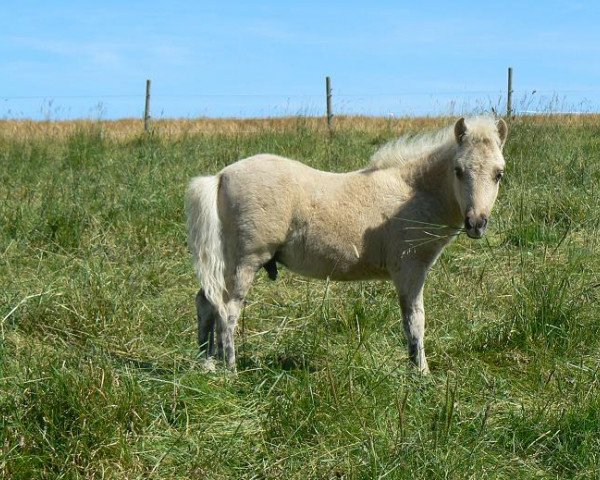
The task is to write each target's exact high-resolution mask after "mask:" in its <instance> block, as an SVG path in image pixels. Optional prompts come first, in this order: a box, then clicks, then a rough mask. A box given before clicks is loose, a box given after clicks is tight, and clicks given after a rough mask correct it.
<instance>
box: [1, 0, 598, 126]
mask: <svg viewBox="0 0 600 480" xmlns="http://www.w3.org/2000/svg"><path fill="white" fill-rule="evenodd" d="M598 25H600V2H596V1H581V2H578V1H576V0H575V1H556V0H550V1H545V2H540V1H535V2H534V1H512V0H509V1H504V2H481V1H479V2H466V1H461V0H452V1H444V2H437V1H436V2H427V1H421V2H403V1H380V2H375V1H372V2H359V1H354V0H346V1H343V2H342V1H337V0H329V1H328V2H322V1H302V2H300V1H296V2H292V1H285V0H277V1H276V0H267V1H253V2H242V1H225V0H222V1H212V0H207V1H195V2H192V1H190V2H183V1H171V2H158V1H154V0H147V1H137V0H136V1H127V2H123V1H102V2H99V1H94V2H86V1H80V2H65V1H52V2H48V1H45V2H41V1H27V0H21V1H3V2H2V4H1V5H0V118H42V119H43V118H51V119H63V118H76V117H91V118H97V117H102V118H121V117H134V116H140V115H141V114H142V112H143V106H144V88H145V81H146V79H147V78H150V79H152V115H153V116H154V117H155V118H157V117H158V118H160V117H165V118H169V117H196V116H211V117H223V116H236V117H251V116H278V115H296V114H309V115H320V114H322V113H323V110H324V108H325V99H324V89H325V87H324V83H325V82H324V78H325V76H326V75H329V76H331V78H332V84H333V93H334V97H333V103H334V111H335V113H346V114H351V113H362V114H371V115H396V116H401V115H415V114H429V115H435V114H456V113H470V112H471V111H477V110H478V109H484V110H485V109H489V108H491V107H492V106H498V107H500V108H501V109H504V108H505V107H504V102H505V95H506V74H507V67H509V66H512V67H513V70H514V89H515V96H514V98H515V100H514V103H515V105H516V108H517V109H519V110H520V111H533V110H540V109H548V108H550V109H553V110H574V111H600V28H599V27H598ZM534 91H535V93H533V92H534Z"/></svg>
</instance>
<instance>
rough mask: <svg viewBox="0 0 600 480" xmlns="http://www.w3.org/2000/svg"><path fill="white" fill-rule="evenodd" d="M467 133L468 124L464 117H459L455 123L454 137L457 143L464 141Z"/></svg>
mask: <svg viewBox="0 0 600 480" xmlns="http://www.w3.org/2000/svg"><path fill="white" fill-rule="evenodd" d="M466 133H467V124H466V123H465V119H464V117H461V118H459V119H458V121H457V122H456V124H455V125H454V137H455V138H456V143H462V141H463V138H464V136H465V134H466Z"/></svg>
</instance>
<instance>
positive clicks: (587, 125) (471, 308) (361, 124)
mask: <svg viewBox="0 0 600 480" xmlns="http://www.w3.org/2000/svg"><path fill="white" fill-rule="evenodd" d="M449 121H450V120H447V119H435V120H431V119H429V120H428V119H395V120H393V121H390V120H386V119H365V118H346V119H338V124H337V125H338V130H337V131H336V132H335V135H333V136H332V137H331V138H330V137H329V136H328V135H326V134H325V129H324V128H323V126H322V125H320V124H319V123H318V121H317V120H316V119H305V118H296V119H284V120H281V121H277V120H269V121H245V122H235V121H209V120H200V121H197V122H168V121H164V122H162V123H160V122H159V123H158V124H157V125H155V132H154V133H153V134H152V135H148V136H143V135H140V134H139V133H138V132H139V125H138V124H137V123H135V122H133V121H130V122H102V123H93V122H75V123H51V122H46V123H43V122H42V123H27V122H6V121H4V122H0V186H1V188H0V321H1V323H0V342H1V343H0V413H1V415H0V476H2V477H3V478H10V479H29V478H66V479H71V478H119V479H120V478H140V479H141V478H143V479H147V478H169V479H173V478H182V479H183V478H210V479H228V478H248V479H250V478H261V479H279V478H286V479H287V478H290V479H294V478H298V479H300V478H301V479H306V478H339V479H342V478H344V479H367V478H368V479H371V478H411V479H413V478H478V479H479V478H509V477H512V478H536V479H537V478H596V476H597V472H598V471H599V469H600V401H599V398H600V379H599V378H598V377H599V371H600V335H599V333H600V331H599V330H600V322H598V320H599V319H598V300H599V296H600V278H599V277H600V275H599V273H598V272H600V246H599V242H600V240H599V239H600V216H599V214H598V212H600V196H599V195H598V185H599V184H600V162H599V161H598V158H599V153H600V141H599V140H598V139H599V138H600V136H599V133H600V119H599V118H598V117H594V116H588V117H540V118H530V117H524V118H517V119H514V120H513V121H512V122H511V125H510V127H511V132H510V137H509V142H508V144H507V146H506V152H505V153H506V158H507V160H508V167H507V175H506V179H505V180H506V181H504V180H503V182H504V184H503V186H502V189H501V194H500V198H499V199H498V203H497V207H496V210H495V213H494V216H493V224H492V225H491V227H490V232H489V235H488V237H487V239H484V240H482V241H480V242H475V241H471V240H469V239H468V238H463V237H460V238H459V239H458V240H457V241H456V242H455V243H454V244H453V245H451V247H449V248H448V249H447V251H446V252H445V253H444V254H443V256H442V257H441V258H440V260H439V261H438V264H437V265H436V266H435V267H434V269H433V270H432V272H431V274H430V277H429V279H428V283H427V284H426V292H425V296H426V298H425V308H426V315H427V333H426V346H427V349H428V353H429V359H430V366H431V368H432V375H431V376H430V377H428V378H421V377H419V376H418V375H415V373H414V372H413V371H412V370H411V369H410V368H407V358H406V357H407V355H406V351H405V350H406V347H405V340H404V336H403V331H402V326H401V322H400V316H399V310H398V307H397V305H396V300H395V293H394V291H393V288H392V286H391V285H390V284H387V283H381V282H364V283H356V284H339V283H326V282H319V281H312V280H307V279H303V278H301V277H298V276H295V275H293V274H291V273H290V272H287V271H285V270H284V271H283V272H281V275H280V279H279V280H278V281H277V282H276V283H272V282H270V281H268V280H267V279H266V275H263V274H262V273H261V274H259V276H258V277H259V278H258V279H257V281H256V283H255V286H254V288H253V290H252V292H251V294H250V296H249V298H248V303H247V307H246V309H245V311H244V314H243V317H242V319H241V323H240V328H239V332H238V339H237V342H238V350H239V351H238V354H239V363H240V368H239V372H238V374H237V375H236V376H233V375H230V374H227V373H225V372H219V373H217V374H207V373H204V372H203V371H202V370H201V368H200V366H199V365H198V362H197V360H196V343H195V342H196V340H195V339H196V333H195V319H194V314H195V312H194V302H193V298H194V294H195V292H196V290H197V285H196V281H195V278H194V274H193V270H192V268H191V264H190V258H189V255H188V253H187V250H186V234H185V228H184V218H183V211H182V195H183V192H184V189H185V185H186V183H187V180H188V179H189V178H190V177H191V176H193V175H196V174H198V173H201V172H217V171H218V170H219V169H220V168H222V167H223V166H225V165H227V164H228V163H230V162H232V161H234V160H236V159H238V158H241V157H243V156H248V155H251V154H254V153H257V152H263V151H268V152H273V153H279V154H282V155H286V156H289V157H294V158H297V159H301V160H303V161H305V162H307V163H309V164H311V165H313V166H315V167H318V168H323V169H330V170H335V171H344V170H349V169H355V168H359V167H360V166H362V165H364V164H365V163H366V161H367V158H368V157H369V155H370V154H371V153H372V152H373V151H374V150H375V149H376V148H377V146H378V145H379V144H381V143H383V142H384V141H386V140H387V139H390V138H393V137H394V136H396V135H398V134H399V133H400V132H403V131H406V130H416V129H420V128H424V127H426V126H428V125H429V126H434V127H436V126H439V125H442V124H445V123H447V122H449Z"/></svg>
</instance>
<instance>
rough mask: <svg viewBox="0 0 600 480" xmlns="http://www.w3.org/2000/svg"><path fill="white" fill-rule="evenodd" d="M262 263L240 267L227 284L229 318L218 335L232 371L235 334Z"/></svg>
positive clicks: (226, 360)
mask: <svg viewBox="0 0 600 480" xmlns="http://www.w3.org/2000/svg"><path fill="white" fill-rule="evenodd" d="M261 266H262V262H253V264H251V265H245V266H238V267H237V269H236V272H235V274H234V275H233V276H232V277H231V279H230V281H229V282H227V283H228V285H227V290H228V291H229V292H231V293H230V295H229V300H228V301H227V305H226V308H227V318H226V319H221V317H219V323H220V324H218V325H217V334H218V337H219V340H220V341H222V345H221V344H219V350H222V352H223V357H224V359H225V365H226V366H227V368H229V369H231V370H235V340H234V334H235V329H236V326H237V322H238V319H239V317H240V313H241V311H242V308H243V307H244V300H245V298H246V295H247V294H248V290H250V287H251V285H252V281H253V280H254V275H255V274H256V272H257V271H258V270H259V269H260V268H261ZM221 322H222V323H221Z"/></svg>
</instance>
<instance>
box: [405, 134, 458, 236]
mask: <svg viewBox="0 0 600 480" xmlns="http://www.w3.org/2000/svg"><path fill="white" fill-rule="evenodd" d="M454 155H456V148H455V147H454V145H453V144H451V145H444V146H441V147H439V148H438V149H436V150H434V151H432V152H431V153H430V154H428V155H427V156H424V157H422V158H420V159H417V160H414V161H413V162H411V163H412V165H411V168H410V172H409V176H408V178H409V181H410V183H411V184H412V186H413V188H415V189H416V190H417V191H419V192H422V193H424V194H426V195H428V196H429V197H433V198H435V199H436V201H437V202H438V203H439V206H440V207H441V208H439V209H437V210H436V212H435V215H436V217H437V218H435V219H434V218H431V219H430V220H431V221H432V223H438V224H440V225H448V226H450V227H453V228H460V227H461V225H462V222H463V218H462V213H461V211H460V206H459V205H458V202H457V200H456V196H455V195H454V186H453V183H454V163H453V161H452V159H453V158H454ZM432 214H433V212H432Z"/></svg>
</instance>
